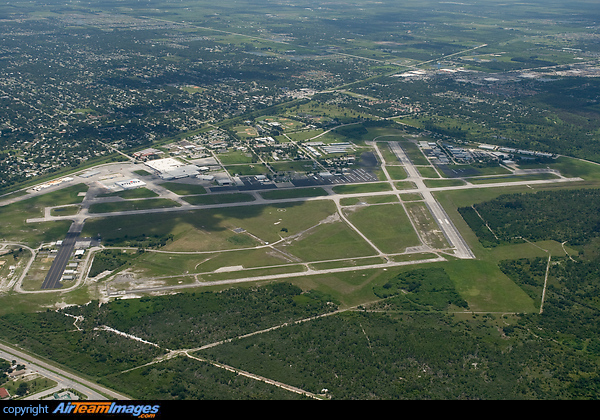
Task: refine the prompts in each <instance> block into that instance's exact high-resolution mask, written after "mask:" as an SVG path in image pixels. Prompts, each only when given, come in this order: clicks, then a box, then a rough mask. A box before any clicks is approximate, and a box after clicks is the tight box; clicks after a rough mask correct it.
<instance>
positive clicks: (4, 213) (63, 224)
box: [0, 184, 88, 245]
mask: <svg viewBox="0 0 600 420" xmlns="http://www.w3.org/2000/svg"><path fill="white" fill-rule="evenodd" d="M87 189H88V187H87V185H85V184H77V185H73V186H70V187H66V188H63V189H60V190H57V191H54V192H50V193H47V194H43V195H39V196H35V197H31V198H28V199H25V200H23V201H19V202H16V203H13V204H9V205H7V206H2V207H0V221H1V222H0V238H2V239H4V240H7V241H14V242H20V243H25V244H28V245H37V244H39V243H41V242H50V241H56V240H57V239H63V238H64V236H65V234H66V233H67V231H68V229H69V226H70V225H71V222H70V221H60V222H42V223H27V219H30V218H36V217H43V216H44V208H45V207H53V206H58V205H68V204H78V203H81V201H82V200H83V197H81V196H79V193H80V192H85V191H87Z"/></svg>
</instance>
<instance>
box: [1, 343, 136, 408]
mask: <svg viewBox="0 0 600 420" xmlns="http://www.w3.org/2000/svg"><path fill="white" fill-rule="evenodd" d="M0 358H2V359H5V360H8V361H12V360H16V361H17V362H18V363H22V364H24V365H25V367H27V368H28V369H31V370H33V371H35V372H37V373H39V374H40V375H42V376H45V377H47V378H49V379H52V380H53V381H56V382H58V386H60V387H61V388H72V389H75V390H77V391H79V392H81V393H83V394H85V395H86V396H87V397H88V399H90V400H107V399H109V398H110V399H117V400H128V399H129V398H128V397H127V396H125V395H123V394H119V393H117V392H115V391H113V390H111V389H108V388H105V387H103V386H101V385H97V384H95V383H93V382H91V381H88V380H87V379H83V378H81V377H79V376H77V375H75V374H73V373H70V372H67V371H65V370H62V369H60V368H57V367H55V366H52V365H50V364H49V363H46V362H44V361H43V360H40V359H38V358H36V357H33V356H30V355H28V354H26V353H24V352H22V351H20V350H17V349H15V348H13V347H10V346H7V345H4V344H0ZM49 392H51V391H45V392H42V393H40V394H37V395H32V396H31V397H30V398H29V399H38V398H41V397H42V396H44V395H47V394H48V393H49Z"/></svg>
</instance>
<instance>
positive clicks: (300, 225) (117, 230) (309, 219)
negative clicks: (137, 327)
mask: <svg viewBox="0 0 600 420" xmlns="http://www.w3.org/2000/svg"><path fill="white" fill-rule="evenodd" d="M335 212H336V208H335V204H334V203H333V202H331V201H330V200H319V201H311V202H304V203H286V204H273V205H252V206H240V207H227V208H222V209H210V210H208V209H207V210H193V211H185V212H177V213H173V214H170V215H169V217H165V216H164V215H162V214H142V215H135V216H122V217H110V218H100V219H92V220H89V221H88V222H87V223H86V224H85V226H84V228H83V232H82V235H83V236H96V235H98V234H100V235H101V237H102V238H103V241H105V242H107V241H119V240H123V239H124V238H126V237H127V238H135V237H140V236H145V237H163V236H166V235H173V241H172V242H170V243H169V244H168V245H166V246H165V247H164V248H163V249H165V250H168V251H218V250H221V249H236V248H241V247H247V246H256V245H259V244H260V241H264V242H275V241H277V240H279V239H281V237H287V236H290V235H294V234H297V233H299V232H301V231H303V230H305V229H308V228H309V227H312V226H314V225H316V224H318V223H319V221H321V220H323V219H325V218H327V217H328V216H330V215H332V214H334V213H335ZM238 228H241V229H243V230H246V231H247V232H249V233H250V234H252V235H254V236H253V238H255V239H253V240H252V241H251V242H247V241H245V242H244V243H243V244H242V245H241V246H240V245H239V243H238V242H239V241H238V240H236V239H233V238H240V236H238V235H239V234H236V233H235V232H234V229H238ZM283 228H285V229H286V230H287V231H284V230H282V229H283ZM257 238H258V239H257Z"/></svg>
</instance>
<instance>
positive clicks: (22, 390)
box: [17, 382, 29, 397]
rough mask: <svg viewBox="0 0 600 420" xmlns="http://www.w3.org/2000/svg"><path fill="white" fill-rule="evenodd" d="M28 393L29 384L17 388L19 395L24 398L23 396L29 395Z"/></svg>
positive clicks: (25, 383)
mask: <svg viewBox="0 0 600 420" xmlns="http://www.w3.org/2000/svg"><path fill="white" fill-rule="evenodd" d="M27 391H29V385H28V384H27V382H21V383H20V384H19V387H18V388H17V395H18V396H19V397H22V396H23V395H25V394H27Z"/></svg>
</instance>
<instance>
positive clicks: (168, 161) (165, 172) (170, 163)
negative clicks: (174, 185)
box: [144, 158, 201, 180]
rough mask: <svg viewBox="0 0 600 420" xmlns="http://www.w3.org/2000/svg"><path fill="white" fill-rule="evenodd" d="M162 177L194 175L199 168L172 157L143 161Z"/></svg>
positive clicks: (198, 171)
mask: <svg viewBox="0 0 600 420" xmlns="http://www.w3.org/2000/svg"><path fill="white" fill-rule="evenodd" d="M144 164H145V165H146V166H148V167H149V168H150V169H152V170H153V171H154V172H155V173H156V174H157V175H158V176H160V177H161V178H162V179H165V180H168V179H179V178H186V177H190V176H191V177H195V176H196V175H198V174H199V173H200V172H201V170H200V168H199V167H198V166H196V165H187V164H185V163H183V162H181V161H180V160H177V159H173V158H165V159H156V160H151V161H148V162H145V163H144Z"/></svg>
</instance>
